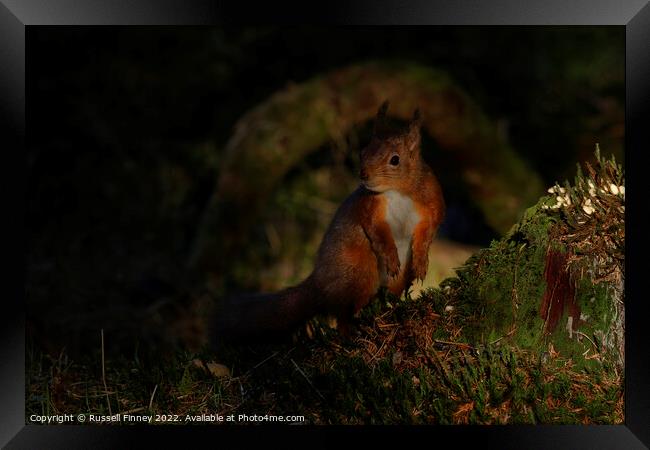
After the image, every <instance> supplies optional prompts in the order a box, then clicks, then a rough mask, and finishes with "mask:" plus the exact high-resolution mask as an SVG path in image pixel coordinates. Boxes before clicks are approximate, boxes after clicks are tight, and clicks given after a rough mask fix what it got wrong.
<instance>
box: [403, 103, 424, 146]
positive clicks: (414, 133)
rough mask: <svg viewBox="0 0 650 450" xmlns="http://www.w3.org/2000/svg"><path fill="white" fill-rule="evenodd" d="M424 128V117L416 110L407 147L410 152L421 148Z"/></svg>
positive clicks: (409, 131) (410, 126) (410, 124)
mask: <svg viewBox="0 0 650 450" xmlns="http://www.w3.org/2000/svg"><path fill="white" fill-rule="evenodd" d="M421 127H422V117H421V116H420V110H419V109H416V110H415V112H414V113H413V119H411V122H410V123H409V130H408V135H407V145H408V148H409V150H411V151H413V150H414V149H416V148H419V147H420V128H421Z"/></svg>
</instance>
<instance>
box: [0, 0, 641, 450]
mask: <svg viewBox="0 0 650 450" xmlns="http://www.w3.org/2000/svg"><path fill="white" fill-rule="evenodd" d="M248 3H249V2H246V1H244V2H239V4H238V6H237V7H234V6H233V4H226V3H225V2H223V1H221V2H215V3H212V2H209V1H206V0H197V1H193V2H188V1H187V0H186V1H182V0H141V1H138V2H137V3H136V2H129V1H109V0H85V1H83V2H78V1H75V0H58V1H54V0H49V1H48V0H1V3H0V67H2V69H1V70H0V93H1V94H0V95H1V98H2V101H0V112H1V113H2V116H3V117H2V119H3V123H8V124H9V125H10V129H11V132H10V133H9V134H8V136H9V145H8V146H7V147H6V148H7V149H9V150H14V149H15V150H16V151H10V152H7V153H8V154H9V156H17V157H18V165H19V167H21V168H23V170H25V172H27V169H26V167H27V165H26V161H25V157H24V154H25V153H24V152H21V151H20V150H24V147H25V132H26V128H25V125H26V124H25V94H26V92H25V70H26V67H25V64H26V58H25V35H26V32H27V28H26V27H30V26H38V25H108V24H115V25H208V24H209V25H224V24H240V23H241V24H243V23H248V24H251V23H280V24H298V23H305V22H306V23H311V24H327V25H335V24H336V25H352V24H354V25H368V24H373V25H397V24H401V25H625V28H626V63H625V64H626V106H625V107H626V121H625V133H626V136H625V140H626V142H625V146H626V151H625V160H626V171H627V172H628V177H626V178H627V183H628V184H630V183H632V186H630V187H629V188H628V197H629V198H628V200H629V201H631V202H632V207H630V208H628V211H627V213H628V218H627V222H629V221H630V220H631V221H632V222H631V223H632V224H639V223H640V214H639V209H637V207H636V206H637V205H639V203H640V202H641V201H642V197H641V195H640V192H641V190H640V189H639V188H640V185H639V180H640V178H641V177H643V176H644V174H643V173H642V170H643V166H641V165H640V164H639V157H640V156H641V155H642V154H643V152H644V146H645V150H646V151H647V147H648V142H649V140H648V128H649V127H648V123H650V120H649V111H650V102H648V101H647V98H649V97H650V83H649V82H650V58H649V55H650V51H649V50H650V3H649V2H648V1H647V0H628V1H626V2H625V3H623V2H620V0H618V1H617V0H573V1H571V2H567V1H562V0H549V1H546V2H543V1H534V2H533V1H529V2H526V3H525V4H523V2H519V1H517V0H492V1H491V2H474V1H472V0H458V1H455V2H453V3H452V2H450V1H438V2H431V1H426V0H411V2H409V4H408V6H406V7H405V6H404V5H403V4H401V3H400V2H399V1H396V0H376V1H374V2H371V1H370V0H361V1H358V2H356V3H354V4H350V3H348V4H344V3H342V2H338V3H337V2H335V3H333V5H332V6H331V7H329V8H330V9H329V10H327V11H320V10H318V8H312V7H310V6H311V5H308V4H304V6H298V7H296V6H294V5H277V4H275V3H274V4H272V5H271V4H269V5H268V6H266V5H264V6H262V7H260V6H258V5H255V6H253V5H252V4H248ZM18 155H20V156H18ZM11 167H12V166H11V165H10V164H7V165H3V168H5V169H4V172H5V173H3V175H5V176H3V177H2V180H3V183H5V184H6V188H5V189H3V192H7V193H9V192H12V189H11V187H12V186H21V184H20V183H21V182H23V183H24V179H25V178H26V177H25V178H23V179H20V178H19V177H20V175H21V174H22V173H25V172H22V173H21V172H20V171H16V170H12V169H11ZM630 174H631V176H629V175H630ZM13 181H16V182H15V184H14V183H13ZM22 186H24V184H23V185H22ZM633 186H636V187H637V189H634V188H633ZM23 189H24V188H23ZM23 192H24V191H23ZM25 201H26V196H25V195H24V194H23V196H20V195H19V196H13V198H10V199H9V202H8V203H7V202H5V204H9V205H10V208H11V210H12V211H16V212H17V214H16V213H9V214H7V216H8V219H7V221H8V222H9V224H10V226H12V227H13V228H14V229H13V230H12V232H11V233H9V234H5V236H4V239H5V241H6V243H7V244H11V245H13V246H15V247H17V249H16V255H17V256H18V257H17V258H16V259H14V260H12V262H13V263H14V264H13V266H14V267H15V266H16V264H15V261H16V260H18V261H20V262H21V263H23V264H22V267H20V268H18V269H16V270H17V272H18V274H19V275H17V276H15V277H11V278H9V280H11V281H12V283H7V285H8V286H12V288H11V289H7V291H8V293H9V297H10V298H9V301H8V302H6V303H8V304H9V311H8V312H7V313H6V315H4V316H5V320H4V323H3V325H5V326H3V327H2V328H1V330H2V338H3V339H2V344H3V345H2V346H1V347H0V361H2V362H3V364H2V365H1V367H0V377H1V378H0V379H1V380H2V383H1V387H0V391H1V392H2V397H1V399H2V403H1V404H2V410H1V411H0V445H2V446H3V448H43V447H44V445H43V444H44V443H47V447H48V448H82V447H83V448H88V447H92V448H95V447H97V448H104V447H110V448H115V447H116V446H119V445H120V444H122V446H123V445H124V444H127V445H126V446H128V447H132V446H136V445H137V446H138V447H139V446H140V445H147V444H151V443H152V439H155V440H159V441H160V442H161V443H166V444H168V445H169V444H170V443H171V442H172V438H180V439H173V441H177V442H178V443H179V444H187V442H188V441H187V438H188V437H190V436H191V439H192V440H194V439H196V438H197V437H200V438H202V437H205V438H214V437H215V436H216V434H215V433H218V435H219V436H220V437H223V435H224V434H228V435H232V436H230V437H235V438H236V439H238V440H239V441H240V442H241V443H244V442H254V441H256V440H258V439H260V438H263V437H270V436H268V435H269V434H270V435H271V436H280V433H279V432H278V431H277V428H267V427H252V428H251V427H241V428H240V427H229V429H226V430H224V429H221V427H219V429H213V428H212V427H209V428H206V427H172V428H168V427H157V428H156V429H155V430H156V431H155V432H154V431H152V430H151V429H145V428H142V427H138V426H135V427H119V429H112V428H111V427H105V426H104V427H97V426H88V425H84V426H79V425H71V426H56V425H54V426H44V425H25V423H24V419H25V404H24V400H25V399H24V395H25V380H24V378H25V373H24V367H25V333H24V332H25V322H24V320H25V317H24V301H25V293H24V283H23V286H22V288H21V287H20V286H17V285H16V286H14V285H15V280H17V279H24V272H23V271H22V270H23V269H24V256H23V251H22V249H21V248H20V244H21V243H23V242H21V240H20V239H16V238H15V236H20V235H21V234H22V233H21V231H22V223H23V220H24V204H25ZM627 233H628V237H631V239H632V242H634V243H635V245H634V246H629V247H628V248H627V249H626V260H629V261H633V263H632V264H627V280H626V291H627V292H628V295H627V296H626V297H627V299H626V373H625V383H626V386H625V425H602V426H579V425H576V426H569V425H538V426H533V425H525V426H517V425H512V426H454V427H390V428H386V427H362V428H363V429H360V428H357V427H339V426H332V427H310V426H308V427H297V428H292V430H291V433H292V440H293V438H294V437H304V438H307V439H310V441H312V442H315V441H314V439H313V438H314V437H317V438H318V437H320V438H321V439H319V441H320V442H321V443H323V444H324V443H325V442H328V443H330V442H331V443H332V444H338V445H340V439H338V436H337V435H338V434H339V433H341V431H343V433H344V435H343V436H344V437H345V439H346V440H347V439H350V438H352V439H360V438H361V439H364V441H365V440H366V439H367V437H368V434H369V432H370V431H372V432H373V433H376V434H378V435H379V438H380V439H382V440H384V439H385V438H393V439H395V442H396V443H397V442H400V441H401V442H402V445H403V440H401V438H403V437H407V436H405V435H406V434H407V433H408V435H409V436H408V437H412V435H413V434H416V433H426V434H427V436H422V437H430V436H431V435H432V434H435V435H436V437H438V436H440V437H441V436H445V437H448V438H451V439H453V440H454V441H456V442H458V441H463V442H466V441H467V440H475V441H476V442H478V443H481V445H485V444H487V446H488V447H491V446H498V447H499V448H531V449H532V448H540V449H541V448H550V447H551V446H557V445H558V444H560V447H561V448H565V447H566V448H576V449H577V448H585V449H587V448H588V449H605V448H627V449H634V448H647V447H646V446H648V445H650V426H649V425H648V424H650V383H648V374H650V362H649V359H648V355H647V352H646V348H647V347H645V346H643V342H647V341H648V339H647V337H648V336H647V329H648V327H647V326H645V327H644V325H645V324H643V323H642V321H643V317H645V314H644V312H645V311H643V308H644V303H642V302H643V300H644V299H643V298H641V297H640V295H639V294H640V292H641V289H643V288H644V287H645V286H644V285H643V284H642V279H641V269H640V268H639V266H638V264H634V262H635V261H638V260H639V259H640V258H641V257H642V256H643V254H644V253H645V252H643V250H644V249H645V247H641V246H639V245H637V243H639V244H640V243H641V238H642V237H643V231H642V229H641V228H640V227H638V226H628V227H627ZM11 245H9V247H10V248H11ZM5 248H6V247H5ZM630 293H637V297H636V298H635V297H634V295H629V294H630ZM172 430H173V431H172ZM190 430H191V431H190ZM240 430H243V431H240ZM387 430H390V431H387ZM280 431H282V434H284V433H285V432H286V430H280ZM187 433H191V435H189V434H187ZM306 433H309V434H306ZM318 433H320V436H316V434H318ZM154 435H155V436H154ZM71 442H75V446H71ZM316 442H318V441H316ZM4 446H6V447H4Z"/></svg>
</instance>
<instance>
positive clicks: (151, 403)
mask: <svg viewBox="0 0 650 450" xmlns="http://www.w3.org/2000/svg"><path fill="white" fill-rule="evenodd" d="M157 389H158V385H155V386H154V388H153V392H152V393H151V398H150V399H149V411H151V405H153V398H154V396H155V395H156V390H157Z"/></svg>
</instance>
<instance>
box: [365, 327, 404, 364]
mask: <svg viewBox="0 0 650 450" xmlns="http://www.w3.org/2000/svg"><path fill="white" fill-rule="evenodd" d="M395 334H397V328H396V329H394V330H393V332H392V333H391V334H390V336H389V337H388V338H386V339H384V342H382V343H381V347H379V350H377V351H376V352H375V354H374V355H372V358H370V361H368V364H370V363H371V362H372V361H373V360H374V359H375V358H376V357H377V355H379V354H380V353H381V351H382V350H383V349H384V347H385V346H386V342H388V341H392V340H393V338H394V337H395Z"/></svg>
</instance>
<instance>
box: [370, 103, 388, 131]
mask: <svg viewBox="0 0 650 450" xmlns="http://www.w3.org/2000/svg"><path fill="white" fill-rule="evenodd" d="M386 111H388V100H384V103H382V104H381V106H380V107H379V110H378V111H377V117H376V119H375V126H374V128H373V130H372V134H373V135H375V136H378V135H379V134H381V132H382V131H383V130H384V126H385V124H386Z"/></svg>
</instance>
